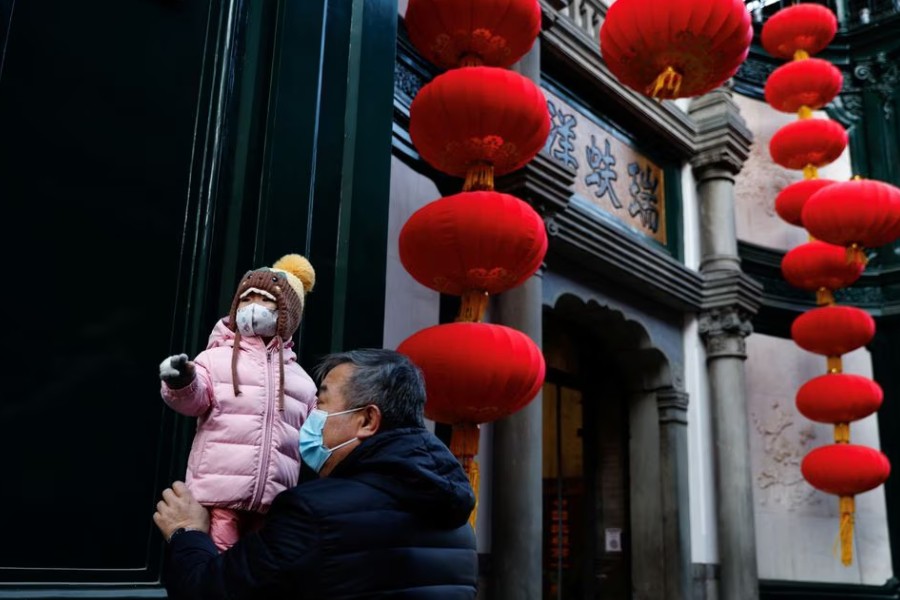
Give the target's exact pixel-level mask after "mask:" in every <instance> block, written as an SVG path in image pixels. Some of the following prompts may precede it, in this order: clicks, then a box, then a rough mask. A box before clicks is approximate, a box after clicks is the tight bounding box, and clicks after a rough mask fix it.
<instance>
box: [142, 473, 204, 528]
mask: <svg viewBox="0 0 900 600" xmlns="http://www.w3.org/2000/svg"><path fill="white" fill-rule="evenodd" d="M153 522H154V523H156V526H157V527H159V531H160V532H161V533H162V534H163V537H164V538H165V539H166V541H168V539H169V538H170V537H172V533H173V532H174V531H175V530H176V529H179V528H181V527H184V528H185V529H195V530H197V531H202V532H203V533H209V512H208V511H207V510H206V508H204V507H203V506H202V505H201V504H200V503H199V502H197V501H196V500H194V497H193V496H192V495H191V492H190V491H188V489H187V486H186V485H184V483H182V482H180V481H176V482H175V483H173V484H172V487H171V488H167V489H165V490H163V493H162V500H160V501H159V502H158V503H157V504H156V512H155V513H153Z"/></svg>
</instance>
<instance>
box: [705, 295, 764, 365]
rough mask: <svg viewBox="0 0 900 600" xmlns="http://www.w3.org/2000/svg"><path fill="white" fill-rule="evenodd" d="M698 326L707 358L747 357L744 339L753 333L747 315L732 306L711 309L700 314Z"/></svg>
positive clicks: (748, 315)
mask: <svg viewBox="0 0 900 600" xmlns="http://www.w3.org/2000/svg"><path fill="white" fill-rule="evenodd" d="M699 325H700V337H702V338H703V341H704V343H705V344H706V354H707V357H708V358H721V357H729V356H730V357H735V358H746V357H747V343H746V341H745V338H746V337H747V336H748V335H750V334H751V333H753V325H752V323H751V322H750V314H749V313H747V312H746V311H744V310H742V309H740V308H737V307H734V306H729V307H724V308H713V309H710V310H707V311H704V312H702V313H700V321H699Z"/></svg>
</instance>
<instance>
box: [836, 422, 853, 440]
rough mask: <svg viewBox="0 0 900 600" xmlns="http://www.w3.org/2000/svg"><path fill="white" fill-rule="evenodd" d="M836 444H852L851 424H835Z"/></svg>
mask: <svg viewBox="0 0 900 600" xmlns="http://www.w3.org/2000/svg"><path fill="white" fill-rule="evenodd" d="M834 443H835V444H849V443H850V423H835V425H834Z"/></svg>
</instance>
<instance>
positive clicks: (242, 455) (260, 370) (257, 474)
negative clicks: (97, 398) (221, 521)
mask: <svg viewBox="0 0 900 600" xmlns="http://www.w3.org/2000/svg"><path fill="white" fill-rule="evenodd" d="M226 323H227V317H226V318H224V319H221V320H220V321H219V322H218V323H217V324H216V326H215V328H214V329H213V332H212V334H211V335H210V336H209V345H208V346H207V348H206V350H204V351H203V352H201V353H200V354H198V355H197V357H196V358H195V359H194V365H195V366H196V371H197V376H196V377H195V378H194V381H193V382H192V383H191V384H190V385H188V386H187V387H184V388H181V389H178V390H173V389H170V388H169V387H168V386H167V385H166V384H165V382H163V384H162V397H163V400H165V402H166V404H168V405H169V406H171V407H172V408H173V409H175V410H177V411H178V412H180V413H181V414H184V415H188V416H195V417H199V418H198V420H197V433H196V435H195V436H194V444H193V446H192V447H191V454H190V457H189V458H188V468H187V479H186V481H185V483H186V484H187V486H188V488H189V489H190V490H191V493H192V494H193V495H194V497H195V498H196V499H197V501H198V502H200V503H201V504H203V505H205V506H218V507H224V508H234V509H239V510H251V511H256V512H266V511H267V510H268V508H269V505H270V504H271V503H272V500H273V499H274V498H275V496H276V495H278V493H280V492H281V491H282V490H284V489H285V488H288V487H293V486H295V485H296V484H297V478H298V477H299V474H300V451H299V447H298V444H299V440H300V426H301V425H303V421H305V420H306V415H308V414H309V411H310V410H312V409H313V408H314V407H315V404H316V386H315V384H314V383H313V380H312V379H311V378H310V376H309V375H307V373H306V371H304V370H303V367H301V366H300V365H299V364H297V356H296V354H294V351H293V350H292V349H291V348H292V346H293V342H290V341H288V342H286V343H285V345H284V410H283V411H280V410H278V379H279V369H278V360H279V356H280V354H281V353H280V352H279V348H278V340H277V339H273V340H272V341H271V342H270V343H269V345H268V346H266V345H265V344H264V343H263V340H262V339H261V338H259V337H244V336H241V342H240V344H241V345H240V355H239V356H238V361H237V369H238V381H239V383H240V390H241V393H240V395H239V396H237V397H235V395H234V387H233V385H232V380H231V357H232V349H233V348H234V332H233V331H231V330H230V329H229V328H228V327H227V326H226Z"/></svg>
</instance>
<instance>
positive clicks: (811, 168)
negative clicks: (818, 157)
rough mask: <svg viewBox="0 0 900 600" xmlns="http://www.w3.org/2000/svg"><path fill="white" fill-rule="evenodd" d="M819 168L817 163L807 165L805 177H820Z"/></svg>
mask: <svg viewBox="0 0 900 600" xmlns="http://www.w3.org/2000/svg"><path fill="white" fill-rule="evenodd" d="M818 178H819V168H818V167H816V166H815V165H806V166H805V167H803V179H818Z"/></svg>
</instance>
